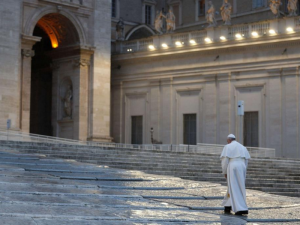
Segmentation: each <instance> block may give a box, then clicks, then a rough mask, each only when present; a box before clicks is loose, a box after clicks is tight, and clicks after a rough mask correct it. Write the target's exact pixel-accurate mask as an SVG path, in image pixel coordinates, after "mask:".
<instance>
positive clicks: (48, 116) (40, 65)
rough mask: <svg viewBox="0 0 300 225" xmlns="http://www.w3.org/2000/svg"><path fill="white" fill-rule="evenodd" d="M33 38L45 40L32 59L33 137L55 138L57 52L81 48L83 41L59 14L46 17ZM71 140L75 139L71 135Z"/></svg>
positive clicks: (31, 130)
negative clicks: (54, 66) (54, 86)
mask: <svg viewBox="0 0 300 225" xmlns="http://www.w3.org/2000/svg"><path fill="white" fill-rule="evenodd" d="M33 36H37V37H41V38H42V39H41V41H40V42H37V43H36V44H35V45H34V46H33V50H34V52H35V55H34V57H33V58H32V68H31V91H30V93H31V97H30V133H35V134H41V135H49V136H52V135H53V133H54V132H53V126H52V123H51V120H52V93H53V91H52V80H53V77H52V69H53V68H52V67H51V65H53V60H55V58H57V55H56V54H55V52H56V51H57V52H59V51H60V50H61V49H64V48H66V47H68V46H72V45H73V46H74V45H78V44H79V37H78V34H77V32H76V28H75V27H74V25H73V24H72V23H71V22H70V20H69V19H68V18H67V17H65V16H63V15H60V14H58V13H50V14H47V15H45V16H43V17H42V18H41V19H40V20H39V21H38V22H37V24H36V26H35V28H34V31H33ZM71 86H72V85H71ZM63 94H64V93H63ZM62 101H65V100H62ZM69 101H71V102H70V103H69V106H68V107H69V108H71V107H72V99H71V100H70V99H69ZM66 104H67V103H66ZM70 110H71V109H70ZM71 111H72V110H71ZM63 118H66V115H63ZM68 119H70V120H71V119H72V115H68ZM68 137H69V138H72V136H71V135H69V136H68Z"/></svg>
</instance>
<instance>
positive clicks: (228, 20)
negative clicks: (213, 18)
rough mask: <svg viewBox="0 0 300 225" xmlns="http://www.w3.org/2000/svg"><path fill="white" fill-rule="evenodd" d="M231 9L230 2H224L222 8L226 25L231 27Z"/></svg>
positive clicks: (226, 0) (225, 0)
mask: <svg viewBox="0 0 300 225" xmlns="http://www.w3.org/2000/svg"><path fill="white" fill-rule="evenodd" d="M231 9H232V6H231V4H230V3H229V2H228V0H224V2H223V5H222V7H221V8H220V10H221V16H222V19H223V21H224V25H231Z"/></svg>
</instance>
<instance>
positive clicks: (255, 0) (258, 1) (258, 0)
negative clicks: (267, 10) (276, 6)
mask: <svg viewBox="0 0 300 225" xmlns="http://www.w3.org/2000/svg"><path fill="white" fill-rule="evenodd" d="M252 5H253V9H255V8H260V7H263V6H264V0H252Z"/></svg>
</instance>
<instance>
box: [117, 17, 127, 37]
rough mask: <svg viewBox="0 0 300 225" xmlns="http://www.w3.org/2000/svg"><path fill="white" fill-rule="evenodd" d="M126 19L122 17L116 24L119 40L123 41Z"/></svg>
mask: <svg viewBox="0 0 300 225" xmlns="http://www.w3.org/2000/svg"><path fill="white" fill-rule="evenodd" d="M124 27H125V26H124V21H123V18H122V17H121V18H120V20H119V22H118V23H117V25H116V32H117V33H116V34H117V37H116V38H117V40H120V41H123V40H124Z"/></svg>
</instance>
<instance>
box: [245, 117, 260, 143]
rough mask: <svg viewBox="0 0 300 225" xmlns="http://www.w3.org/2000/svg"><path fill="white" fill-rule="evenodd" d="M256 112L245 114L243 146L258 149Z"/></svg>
mask: <svg viewBox="0 0 300 225" xmlns="http://www.w3.org/2000/svg"><path fill="white" fill-rule="evenodd" d="M258 123H259V122H258V112H245V115H244V145H245V146H249V147H258V136H259V133H258V132H259V130H258V125H259V124H258Z"/></svg>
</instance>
